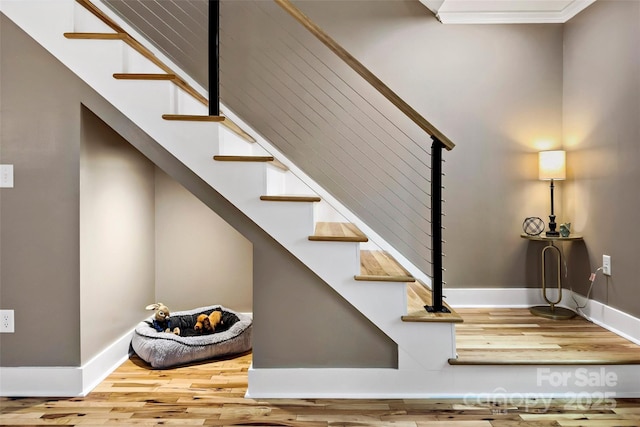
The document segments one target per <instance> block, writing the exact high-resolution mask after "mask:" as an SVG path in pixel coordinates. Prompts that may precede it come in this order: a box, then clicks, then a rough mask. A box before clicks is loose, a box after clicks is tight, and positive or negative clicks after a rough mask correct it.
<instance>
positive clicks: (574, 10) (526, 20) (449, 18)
mask: <svg viewBox="0 0 640 427" xmlns="http://www.w3.org/2000/svg"><path fill="white" fill-rule="evenodd" d="M420 1H421V2H422V3H423V4H424V5H425V6H427V7H428V8H429V10H431V11H432V12H433V13H434V14H435V15H436V17H437V18H438V20H439V21H440V22H442V23H443V24H564V23H565V22H567V21H568V20H569V19H571V18H573V17H574V16H576V15H577V14H578V13H580V12H581V11H583V10H584V9H585V8H587V7H588V6H590V5H591V4H593V3H594V2H595V1H596V0H572V1H570V3H569V4H567V5H566V6H565V7H564V8H562V9H546V10H545V9H538V10H536V7H535V6H536V5H538V4H541V3H538V2H535V0H517V1H516V0H511V1H509V2H508V3H507V1H506V0H504V1H505V4H508V5H509V7H505V8H504V9H505V10H496V8H495V7H490V4H491V5H493V6H495V2H487V1H482V0H478V1H476V2H473V3H471V2H465V6H466V8H465V9H461V8H460V7H459V5H460V3H458V4H456V2H457V1H459V0H444V1H433V0H420ZM518 3H520V4H521V5H522V7H520V8H519V9H520V10H514V9H515V7H514V5H517V4H518ZM546 3H548V2H545V4H546ZM469 5H473V7H470V6H469Z"/></svg>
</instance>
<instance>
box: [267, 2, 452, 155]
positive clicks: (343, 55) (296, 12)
mask: <svg viewBox="0 0 640 427" xmlns="http://www.w3.org/2000/svg"><path fill="white" fill-rule="evenodd" d="M274 1H275V2H276V3H277V4H278V5H279V6H280V7H282V8H283V9H284V10H285V11H286V12H287V13H288V14H289V15H291V16H293V18H294V19H295V20H296V21H298V22H299V23H300V24H302V25H303V26H304V27H305V28H306V29H307V30H309V31H310V32H311V33H312V34H313V35H314V36H316V38H317V39H318V40H320V41H321V42H322V43H323V44H324V45H325V46H327V47H328V48H329V49H331V51H333V52H334V53H335V54H336V55H338V57H340V59H342V60H343V61H344V62H345V63H346V64H347V65H349V66H350V67H351V68H352V69H353V70H354V71H355V72H356V73H358V74H360V76H362V77H363V78H364V79H365V80H366V81H367V82H369V84H371V85H372V86H373V87H374V88H375V89H376V90H377V91H378V92H380V93H381V94H382V95H383V96H384V97H385V98H387V99H388V100H389V101H390V102H391V103H392V104H393V105H395V106H396V107H398V108H399V109H400V111H402V112H403V113H404V114H405V115H406V116H407V117H409V119H411V120H412V121H413V122H414V123H415V124H417V125H418V126H419V127H420V128H421V129H423V130H424V131H425V132H427V133H428V134H429V135H431V136H435V137H437V138H438V139H439V140H440V141H441V142H442V144H443V145H444V147H445V148H446V149H447V150H451V149H453V147H455V144H454V143H453V142H452V141H451V140H450V139H449V138H447V137H446V136H445V135H444V134H443V133H442V132H440V131H439V130H438V129H437V128H436V127H435V126H434V125H432V124H431V123H429V122H428V121H427V119H425V118H424V117H422V116H421V115H420V113H418V112H417V111H416V110H414V109H413V108H412V107H411V106H410V105H409V104H407V103H406V102H405V101H404V100H403V99H402V98H400V97H399V96H398V95H397V94H396V93H395V92H394V91H392V90H391V88H389V87H388V86H387V85H386V84H384V83H383V82H382V80H380V79H379V78H378V77H376V75H375V74H373V73H372V72H371V71H369V69H368V68H367V67H365V66H364V65H363V64H362V63H361V62H360V61H358V60H357V59H356V58H354V57H353V56H352V55H351V54H350V53H349V52H347V51H346V50H345V49H344V48H343V47H342V46H340V45H339V44H338V43H337V42H336V41H335V40H334V39H332V38H331V37H330V36H329V35H328V34H327V33H325V32H324V31H323V30H322V29H321V28H320V27H318V25H316V24H315V23H314V22H313V21H312V20H311V19H309V17H307V16H306V15H305V14H304V13H302V11H301V10H300V9H298V8H297V7H295V6H294V5H293V4H292V3H291V1H290V0H274Z"/></svg>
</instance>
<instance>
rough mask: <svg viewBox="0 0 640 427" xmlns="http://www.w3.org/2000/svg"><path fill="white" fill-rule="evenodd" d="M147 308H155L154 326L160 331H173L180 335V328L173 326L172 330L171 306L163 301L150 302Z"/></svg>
mask: <svg viewBox="0 0 640 427" xmlns="http://www.w3.org/2000/svg"><path fill="white" fill-rule="evenodd" d="M146 308H147V310H155V312H156V314H155V318H154V319H153V328H154V329H155V330H156V331H158V332H169V333H171V332H173V333H174V334H176V335H180V328H173V331H171V314H170V313H169V308H168V307H167V306H166V305H164V304H163V303H161V302H157V303H155V304H150V305H148V306H147V307H146Z"/></svg>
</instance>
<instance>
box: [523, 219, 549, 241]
mask: <svg viewBox="0 0 640 427" xmlns="http://www.w3.org/2000/svg"><path fill="white" fill-rule="evenodd" d="M522 230H523V231H524V232H525V234H527V235H528V236H537V235H539V234H540V233H542V232H543V231H544V221H543V220H542V218H538V217H537V216H530V217H529V218H525V220H524V222H523V223H522Z"/></svg>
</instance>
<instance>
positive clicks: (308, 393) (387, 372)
mask: <svg viewBox="0 0 640 427" xmlns="http://www.w3.org/2000/svg"><path fill="white" fill-rule="evenodd" d="M637 370H638V367H637V365H594V366H584V365H581V366H568V365H566V366H551V365H547V366H542V365H538V366H535V365H529V366H515V365H514V366H505V365H500V366H498V365H493V366H491V365H486V366H479V365H476V366H460V365H458V366H450V365H447V366H443V367H441V368H440V369H439V370H432V371H428V370H402V369H347V368H346V369H264V368H263V369H256V368H254V367H253V366H252V367H251V368H250V369H249V388H248V390H247V394H246V397H247V398H252V399H290V398H298V399H305V398H327V399H464V400H465V401H466V402H468V403H469V404H474V403H479V402H481V401H482V400H484V402H486V400H487V399H494V400H498V401H504V400H505V399H507V403H513V404H515V405H517V406H522V403H523V402H521V400H528V401H529V403H531V402H532V401H533V400H539V399H543V398H544V399H546V398H563V399H568V401H572V399H573V401H576V400H578V399H581V400H582V404H588V403H590V404H596V405H597V404H601V403H603V402H602V401H603V399H604V398H605V397H607V398H611V399H615V398H625V397H640V386H639V384H638V381H637V379H636V377H637ZM558 378H560V379H563V381H561V382H556V381H557V379H558ZM586 378H598V379H603V381H599V382H598V384H595V383H588V382H586V381H585V379H586ZM607 378H608V380H607V381H604V379H607ZM524 403H526V402H524Z"/></svg>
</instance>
